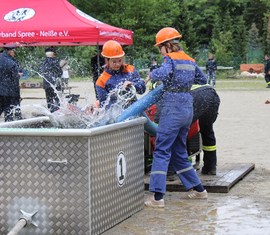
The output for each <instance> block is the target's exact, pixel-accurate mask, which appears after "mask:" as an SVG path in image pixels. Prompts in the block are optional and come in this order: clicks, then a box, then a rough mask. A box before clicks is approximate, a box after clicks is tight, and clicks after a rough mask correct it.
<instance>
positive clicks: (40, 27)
mask: <svg viewBox="0 0 270 235" xmlns="http://www.w3.org/2000/svg"><path fill="white" fill-rule="evenodd" d="M0 6H1V7H0V47H4V46H7V45H9V44H14V43H18V44H19V45H23V46H46V45H50V46H52V45H55V46H67V45H68V46H78V45H103V44H104V43H105V42H106V41H108V40H111V39H113V40H116V41H118V42H119V43H121V44H124V45H131V44H132V43H133V37H132V36H133V32H132V31H130V30H125V29H121V28H117V27H114V26H111V25H108V24H105V23H103V22H101V21H98V20H96V19H94V18H93V17H91V16H89V15H87V14H85V13H84V12H82V11H80V10H79V9H77V8H76V7H74V6H73V5H71V4H70V3H69V2H68V1H67V0H8V1H7V0H0Z"/></svg>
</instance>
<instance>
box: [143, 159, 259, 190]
mask: <svg viewBox="0 0 270 235" xmlns="http://www.w3.org/2000/svg"><path fill="white" fill-rule="evenodd" d="M254 169H255V164H253V163H227V164H225V165H222V166H218V167H217V175H202V174H201V171H200V170H199V171H197V173H198V175H199V177H200V179H201V181H202V183H203V185H204V187H205V188H206V190H207V191H208V192H210V193H228V192H229V190H230V189H231V188H232V187H233V186H234V185H235V184H236V183H238V182H239V181H240V180H242V179H243V178H244V177H245V176H246V175H247V174H248V173H249V172H251V171H252V170H254ZM175 179H176V180H175V181H167V191H169V192H182V191H185V189H184V187H183V185H182V184H181V182H180V181H179V179H178V177H175ZM149 180H150V177H149V175H145V177H144V184H145V190H148V189H149Z"/></svg>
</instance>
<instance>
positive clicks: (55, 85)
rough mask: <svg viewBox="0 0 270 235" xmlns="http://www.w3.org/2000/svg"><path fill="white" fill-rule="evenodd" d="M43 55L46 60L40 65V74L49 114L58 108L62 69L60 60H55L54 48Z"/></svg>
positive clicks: (46, 50)
mask: <svg viewBox="0 0 270 235" xmlns="http://www.w3.org/2000/svg"><path fill="white" fill-rule="evenodd" d="M45 54H46V58H45V59H44V60H43V61H42V63H41V66H40V73H41V75H42V76H43V89H44V90H45V95H46V101H47V107H48V109H49V110H50V112H54V111H56V110H58V109H59V106H60V99H59V97H58V93H60V92H61V90H62V87H61V76H62V69H61V67H60V60H59V59H58V58H56V51H55V48H53V47H49V48H46V49H45Z"/></svg>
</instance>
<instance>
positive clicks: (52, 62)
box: [40, 57, 63, 90]
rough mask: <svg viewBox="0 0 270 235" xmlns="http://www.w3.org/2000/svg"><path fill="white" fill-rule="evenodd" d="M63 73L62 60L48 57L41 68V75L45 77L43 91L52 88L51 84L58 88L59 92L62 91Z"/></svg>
mask: <svg viewBox="0 0 270 235" xmlns="http://www.w3.org/2000/svg"><path fill="white" fill-rule="evenodd" d="M62 73H63V72H62V69H61V66H60V60H59V59H57V58H52V57H47V58H46V59H45V60H44V61H43V62H42V64H41V66H40V74H41V75H42V76H43V89H48V88H51V84H52V85H53V86H56V88H57V90H59V89H61V80H60V78H61V76H62Z"/></svg>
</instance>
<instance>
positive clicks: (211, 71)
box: [205, 54, 217, 87]
mask: <svg viewBox="0 0 270 235" xmlns="http://www.w3.org/2000/svg"><path fill="white" fill-rule="evenodd" d="M205 67H206V73H207V83H208V84H210V85H211V83H212V86H213V87H215V86H216V70H217V63H216V61H215V59H214V56H213V55H212V54H209V56H208V60H207V62H206V66H205Z"/></svg>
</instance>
